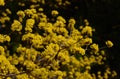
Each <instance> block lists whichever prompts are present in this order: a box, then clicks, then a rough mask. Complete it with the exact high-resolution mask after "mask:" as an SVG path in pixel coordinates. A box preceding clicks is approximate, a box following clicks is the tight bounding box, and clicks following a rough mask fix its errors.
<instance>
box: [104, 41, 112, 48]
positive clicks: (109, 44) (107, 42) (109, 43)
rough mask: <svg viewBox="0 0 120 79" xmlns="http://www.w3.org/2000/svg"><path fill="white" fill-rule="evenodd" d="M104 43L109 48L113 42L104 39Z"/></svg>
mask: <svg viewBox="0 0 120 79" xmlns="http://www.w3.org/2000/svg"><path fill="white" fill-rule="evenodd" d="M105 43H106V45H107V47H109V48H110V47H112V46H113V43H112V42H111V41H110V40H108V41H106V42H105Z"/></svg>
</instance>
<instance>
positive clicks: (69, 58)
mask: <svg viewBox="0 0 120 79" xmlns="http://www.w3.org/2000/svg"><path fill="white" fill-rule="evenodd" d="M13 1H14V0H9V1H6V3H4V0H1V1H0V6H3V5H5V4H6V5H8V4H10V3H14V2H13ZM28 2H29V4H28ZM55 2H57V3H56V4H57V5H70V3H69V1H68V0H65V2H63V1H62V0H55ZM15 4H16V5H17V6H18V7H20V8H21V7H22V8H23V9H21V10H20V9H19V8H18V10H10V9H11V8H10V9H8V8H7V9H6V10H5V11H3V13H2V16H1V17H0V23H1V25H2V26H5V27H1V28H0V29H2V30H3V29H4V30H5V31H3V32H0V79H110V78H115V76H116V75H117V73H116V71H115V70H112V69H110V67H109V66H108V65H107V64H106V59H107V57H106V52H105V50H104V49H101V47H100V46H99V45H98V44H97V43H94V41H93V38H92V36H93V31H94V29H93V28H92V27H91V26H90V25H89V22H88V20H86V19H85V20H84V23H83V25H81V26H80V27H79V29H76V27H75V26H76V25H75V24H76V20H75V19H74V18H69V20H66V19H65V18H64V17H63V16H60V13H59V11H57V10H55V9H53V10H51V11H50V14H51V18H49V16H48V15H47V14H45V13H44V7H43V5H45V0H30V1H27V0H23V1H17V2H16V3H15ZM29 5H30V6H29ZM57 5H56V7H57ZM25 6H26V7H25ZM14 11H15V12H14ZM12 13H13V14H15V15H13V14H12ZM13 16H15V17H14V18H13ZM6 31H7V32H6ZM6 33H9V34H6ZM105 44H106V45H107V47H108V48H110V47H112V46H113V43H112V42H111V41H110V40H108V41H106V42H105ZM95 66H102V67H103V68H104V70H97V71H94V67H95Z"/></svg>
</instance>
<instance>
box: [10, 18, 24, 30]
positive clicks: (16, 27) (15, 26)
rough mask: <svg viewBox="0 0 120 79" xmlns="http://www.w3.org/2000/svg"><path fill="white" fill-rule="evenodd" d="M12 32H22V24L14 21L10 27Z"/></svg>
mask: <svg viewBox="0 0 120 79" xmlns="http://www.w3.org/2000/svg"><path fill="white" fill-rule="evenodd" d="M11 30H12V31H21V30H22V24H21V23H20V22H19V21H18V20H14V22H13V23H12V25H11Z"/></svg>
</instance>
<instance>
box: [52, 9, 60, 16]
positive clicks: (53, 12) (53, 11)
mask: <svg viewBox="0 0 120 79" xmlns="http://www.w3.org/2000/svg"><path fill="white" fill-rule="evenodd" d="M51 14H52V15H53V16H56V15H58V14H59V12H58V11H57V10H52V12H51Z"/></svg>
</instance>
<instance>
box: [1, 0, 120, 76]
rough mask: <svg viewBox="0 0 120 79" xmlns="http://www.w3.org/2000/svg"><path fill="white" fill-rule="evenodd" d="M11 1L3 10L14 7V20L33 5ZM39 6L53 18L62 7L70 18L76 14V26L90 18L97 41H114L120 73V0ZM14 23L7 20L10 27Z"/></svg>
mask: <svg viewBox="0 0 120 79" xmlns="http://www.w3.org/2000/svg"><path fill="white" fill-rule="evenodd" d="M9 1H13V0H6V3H7V4H8V5H5V6H4V7H2V6H1V7H0V11H2V10H4V9H5V8H10V10H11V11H12V12H13V13H12V14H13V15H12V16H10V18H11V19H15V18H17V16H15V14H16V12H17V11H18V10H21V9H22V10H25V9H27V8H28V7H29V6H30V5H31V3H30V2H29V0H22V1H23V2H24V3H25V5H26V6H19V5H18V4H17V3H18V1H19V2H21V0H14V1H13V3H9ZM58 1H62V3H63V4H58ZM69 2H70V3H69ZM39 5H41V6H42V7H43V8H44V13H45V14H47V16H48V17H49V18H52V17H51V10H53V9H56V10H58V11H59V13H60V15H62V16H63V17H65V19H66V20H67V19H69V18H72V17H74V18H75V19H76V21H77V22H76V28H77V27H79V25H80V24H81V23H83V22H82V21H83V19H85V18H86V19H88V21H89V22H90V25H91V26H92V27H93V28H95V29H96V32H95V34H94V36H93V38H94V39H93V40H94V41H95V42H97V43H99V45H103V43H104V41H106V40H107V39H110V40H111V41H113V43H114V46H113V47H112V49H109V50H108V59H109V60H108V63H109V64H110V66H111V69H115V70H116V71H117V72H120V0H49V1H48V0H46V3H45V4H42V3H40V4H39ZM11 23H12V22H11ZM11 23H10V22H9V23H7V24H8V26H9V24H11ZM6 29H7V28H6ZM8 32H9V31H8ZM8 32H7V33H8ZM0 33H5V34H6V31H4V29H2V30H1V29H0ZM13 45H14V44H13ZM118 75H120V74H119V73H118Z"/></svg>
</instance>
